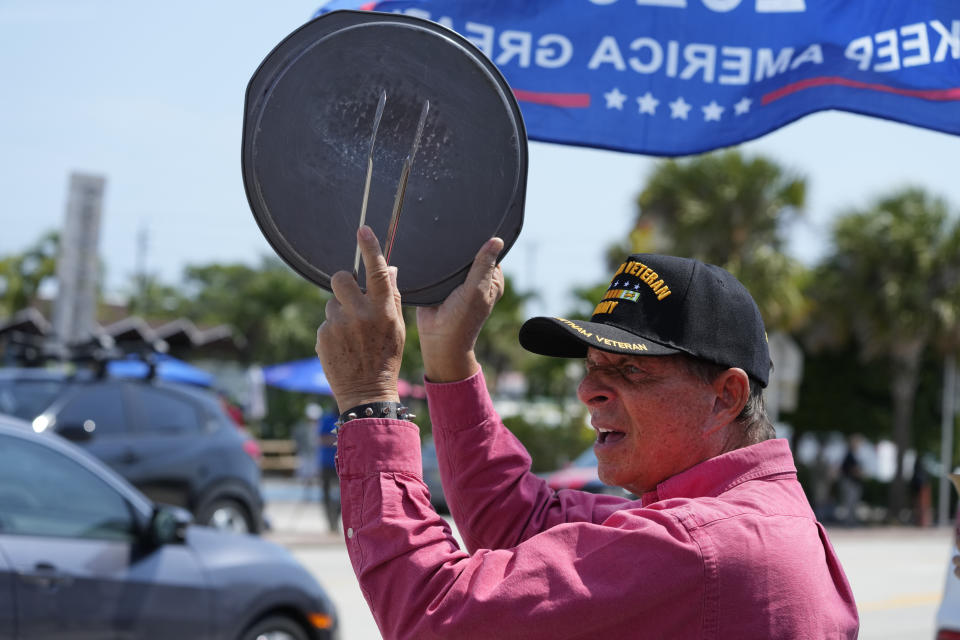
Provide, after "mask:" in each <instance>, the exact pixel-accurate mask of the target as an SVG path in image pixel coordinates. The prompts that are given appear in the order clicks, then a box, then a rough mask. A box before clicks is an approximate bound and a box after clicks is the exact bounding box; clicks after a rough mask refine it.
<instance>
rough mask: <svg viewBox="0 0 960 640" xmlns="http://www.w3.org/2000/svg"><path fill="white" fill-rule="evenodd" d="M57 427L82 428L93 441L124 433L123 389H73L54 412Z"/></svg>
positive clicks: (86, 386)
mask: <svg viewBox="0 0 960 640" xmlns="http://www.w3.org/2000/svg"><path fill="white" fill-rule="evenodd" d="M57 426H58V428H62V427H67V426H70V427H83V428H84V429H85V430H87V431H89V432H90V433H92V434H94V435H96V436H97V437H102V436H111V435H118V434H122V433H124V432H125V431H126V419H125V414H124V408H123V389H122V388H121V387H119V386H114V385H77V389H76V392H75V393H74V394H73V395H72V396H71V397H70V399H69V400H67V402H66V403H65V404H64V405H63V407H62V408H61V409H60V411H58V412H57Z"/></svg>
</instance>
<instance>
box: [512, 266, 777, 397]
mask: <svg viewBox="0 0 960 640" xmlns="http://www.w3.org/2000/svg"><path fill="white" fill-rule="evenodd" d="M520 344H521V345H522V346H523V348H524V349H526V350H528V351H532V352H533V353H538V354H541V355H545V356H556V357H560V358H583V357H586V355H587V347H594V348H595V349H600V350H601V351H609V352H611V353H624V354H629V355H636V356H665V355H671V354H675V353H686V354H688V355H691V356H694V357H696V358H701V359H703V360H708V361H710V362H715V363H717V364H720V365H724V366H727V367H739V368H740V369H743V370H744V371H746V373H747V375H749V376H750V377H752V378H755V379H756V380H757V381H758V382H759V383H760V384H761V385H762V386H764V387H766V386H767V381H768V379H769V375H770V350H769V347H768V346H767V334H766V331H765V330H764V327H763V318H762V317H761V316H760V310H759V309H758V308H757V304H756V303H755V302H754V301H753V298H752V297H751V296H750V293H749V292H748V291H747V290H746V288H745V287H744V286H743V285H742V284H740V282H739V281H738V280H737V279H736V278H734V277H733V276H732V275H731V274H730V273H729V272H728V271H726V270H724V269H721V268H720V267H718V266H715V265H712V264H705V263H703V262H700V261H699V260H691V259H689V258H678V257H674V256H663V255H655V254H650V253H636V254H633V255H631V256H629V257H627V259H626V261H624V263H623V264H622V265H620V268H619V269H617V272H616V273H615V274H613V279H612V280H611V282H610V287H609V288H608V289H607V291H606V293H605V294H604V295H603V298H602V299H601V300H600V302H599V304H597V306H596V308H595V309H594V310H593V316H592V317H591V318H590V321H589V322H586V321H579V320H567V319H566V318H548V317H538V318H531V319H530V320H527V321H526V322H525V323H524V324H523V326H522V327H521V328H520Z"/></svg>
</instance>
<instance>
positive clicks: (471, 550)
mask: <svg viewBox="0 0 960 640" xmlns="http://www.w3.org/2000/svg"><path fill="white" fill-rule="evenodd" d="M357 237H358V242H360V244H361V247H362V250H363V258H364V265H365V267H366V271H367V274H368V277H367V292H366V293H363V292H361V290H360V289H359V287H358V286H357V284H356V282H354V281H353V278H352V277H351V276H350V274H348V273H345V272H341V273H338V274H335V275H334V276H333V278H332V283H331V284H332V289H333V292H334V295H335V299H333V300H331V301H330V303H329V304H328V305H327V319H326V321H325V322H324V324H323V325H321V327H320V329H319V330H318V332H317V352H318V354H319V355H320V358H321V360H322V362H323V366H324V370H325V371H326V373H327V379H328V380H329V381H330V384H331V386H332V387H333V391H334V394H335V396H336V398H337V402H338V404H339V406H340V409H341V411H343V412H344V413H343V415H342V420H343V421H344V422H343V424H342V426H341V427H340V430H339V450H338V462H337V464H338V471H339V473H340V479H341V496H342V504H343V526H344V530H345V533H346V538H347V540H346V542H347V548H348V551H349V554H350V559H351V562H352V563H353V566H354V570H355V571H356V573H357V576H358V578H359V580H360V585H361V589H362V590H363V593H364V596H365V597H366V599H367V602H368V603H369V604H370V607H371V609H372V611H373V614H374V618H375V619H376V621H377V624H378V625H379V627H380V630H381V632H382V633H383V635H384V637H386V638H523V639H525V640H528V639H531V638H549V639H557V638H738V639H742V638H818V639H819V638H854V637H856V635H857V630H858V625H859V623H858V619H857V612H856V607H855V604H854V601H853V594H852V593H851V591H850V587H849V585H848V584H847V580H846V578H845V576H844V574H843V569H842V568H841V566H840V563H839V562H838V560H837V558H836V555H835V554H834V552H833V549H832V548H831V546H830V543H829V541H828V540H827V537H826V533H825V532H824V530H823V528H822V527H821V526H820V525H819V524H818V523H817V522H816V520H815V518H814V516H813V513H812V512H811V510H810V507H809V505H808V503H807V501H806V499H805V498H804V495H803V491H802V489H801V487H800V485H799V484H798V483H797V479H796V470H795V468H794V466H793V461H792V458H791V455H790V451H789V448H788V447H787V445H786V443H785V442H784V441H782V440H771V439H769V438H770V437H771V436H772V430H771V428H770V426H769V423H767V421H766V418H765V417H764V415H763V409H762V401H761V397H760V391H761V389H762V387H763V385H765V384H766V382H767V376H768V373H769V355H768V351H767V346H766V339H765V335H764V331H763V324H762V321H761V319H760V315H759V312H758V311H757V309H756V305H755V304H754V303H753V300H752V299H751V298H750V296H749V294H748V293H747V292H746V291H745V290H744V289H743V287H742V286H741V285H740V284H739V283H738V282H737V281H736V280H735V279H733V277H732V276H730V275H729V274H727V273H726V272H724V271H722V270H721V269H718V268H716V267H710V266H707V265H703V264H701V263H697V262H694V261H691V260H684V259H680V258H670V257H664V256H652V255H649V256H648V255H643V256H632V257H631V259H630V260H628V261H627V262H626V263H625V264H624V265H623V266H622V267H621V269H620V270H619V271H618V272H617V274H616V275H615V276H614V278H613V281H612V282H611V286H610V288H609V289H608V291H607V293H606V295H605V296H604V300H602V301H601V302H600V304H599V305H598V307H597V309H596V311H595V313H594V316H593V318H592V321H591V322H589V323H587V322H572V321H567V320H561V319H556V318H554V319H547V318H538V319H534V320H531V321H529V322H528V323H527V324H525V325H524V327H523V329H522V330H521V342H522V344H524V346H525V347H527V348H528V349H532V350H534V351H537V352H543V353H549V354H551V355H557V356H564V357H582V356H585V358H586V374H585V376H584V378H583V381H582V382H581V384H580V387H579V391H578V393H579V396H580V399H581V400H582V401H583V402H584V403H585V404H586V406H587V409H588V410H589V412H590V416H591V423H592V425H593V427H594V429H596V431H597V443H596V445H595V449H596V452H597V458H598V460H599V465H600V475H601V478H602V479H603V480H604V481H605V482H608V483H613V484H617V485H619V486H622V487H625V488H627V489H629V490H630V491H632V492H634V493H636V494H638V495H640V496H641V499H640V500H636V501H629V500H625V499H622V498H618V497H615V496H607V495H593V494H585V493H580V492H574V491H560V492H557V493H554V492H552V491H551V490H550V489H549V488H548V487H546V486H545V484H544V483H543V482H542V481H541V480H540V479H539V478H537V477H536V476H534V475H533V474H531V473H530V471H529V468H530V459H529V457H528V456H527V453H526V451H525V450H524V449H523V447H522V446H521V445H520V443H519V442H518V441H517V440H516V438H514V437H513V436H512V434H511V433H510V432H509V431H508V430H507V429H506V428H504V427H503V425H502V423H501V422H500V420H499V419H498V417H497V416H496V414H495V412H494V410H493V407H492V403H491V401H490V398H489V395H488V394H487V392H486V388H485V386H484V380H483V376H482V374H481V372H480V367H479V364H478V363H477V360H476V358H475V357H474V352H473V346H474V342H475V340H476V337H477V335H478V334H479V331H480V328H481V327H482V325H483V323H484V321H485V320H486V318H487V316H488V315H489V313H490V311H491V310H492V308H493V305H494V303H495V302H496V300H497V299H498V298H499V296H500V295H501V294H502V291H503V275H502V272H501V271H500V268H499V267H498V266H497V265H496V259H497V256H498V255H499V252H500V251H501V250H502V247H503V243H502V241H500V240H499V239H496V238H494V239H492V240H490V241H488V242H487V243H486V244H485V245H484V246H483V247H482V248H481V249H480V251H479V253H478V254H477V257H476V259H475V261H474V264H473V267H472V269H471V271H470V273H469V275H468V277H467V280H466V282H465V283H464V284H463V285H462V286H460V287H459V288H457V289H456V290H454V292H453V293H452V294H451V295H450V296H449V297H448V298H447V300H446V301H444V303H443V304H442V305H440V306H439V307H434V308H419V309H418V310H417V323H418V328H419V333H420V347H421V351H422V354H423V360H424V370H425V377H426V379H427V399H428V402H429V406H430V417H431V420H432V422H433V430H434V438H435V439H436V444H437V452H438V456H439V460H440V469H441V473H442V476H443V483H444V489H445V491H446V493H447V500H448V503H449V506H450V509H451V512H452V513H453V516H454V518H455V520H456V523H457V526H458V528H459V531H460V534H461V536H462V538H463V540H464V542H465V544H466V546H467V550H466V551H464V550H461V549H460V548H459V546H458V545H457V543H456V541H455V540H454V538H453V537H452V536H451V534H450V531H449V529H448V527H447V526H446V524H445V522H444V521H443V520H442V519H441V518H440V517H439V516H437V514H436V513H435V512H434V511H433V510H432V509H431V507H430V502H429V499H428V494H427V490H426V487H425V486H424V485H423V482H422V481H421V479H420V472H421V470H420V449H419V444H420V441H419V435H418V432H417V428H416V426H415V425H413V424H412V423H411V422H409V421H407V420H404V419H403V418H404V416H405V415H406V412H405V410H404V408H403V407H400V406H399V403H398V402H397V400H398V396H397V391H396V389H397V387H396V381H397V375H398V372H399V368H400V357H401V350H402V346H403V342H404V337H405V329H404V325H403V321H402V317H401V313H400V311H401V309H400V296H399V293H398V291H397V289H396V277H397V274H396V270H395V269H394V268H388V267H387V265H386V263H385V262H384V260H383V258H382V256H381V255H380V250H379V246H378V244H377V240H376V238H375V237H374V235H373V233H372V231H370V229H369V228H366V227H364V228H362V229H361V230H360V231H359V232H358V236H357Z"/></svg>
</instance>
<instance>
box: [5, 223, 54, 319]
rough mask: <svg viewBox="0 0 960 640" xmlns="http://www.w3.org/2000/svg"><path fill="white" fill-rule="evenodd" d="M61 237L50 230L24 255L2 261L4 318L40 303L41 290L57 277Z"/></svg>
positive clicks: (8, 257)
mask: <svg viewBox="0 0 960 640" xmlns="http://www.w3.org/2000/svg"><path fill="white" fill-rule="evenodd" d="M59 249H60V236H59V234H57V232H55V231H49V232H47V233H45V234H43V236H41V237H40V239H39V240H37V242H35V243H34V244H33V245H31V246H30V247H28V248H27V249H26V250H25V251H24V252H22V253H15V254H12V255H8V256H5V257H3V258H0V304H2V312H3V314H4V315H10V314H13V313H16V312H17V311H19V310H21V309H24V308H26V307H28V306H30V305H31V304H33V303H34V302H35V301H36V298H37V294H38V292H39V291H40V287H41V286H43V284H44V283H45V282H46V281H47V280H48V279H51V278H53V277H55V276H56V272H57V253H58V252H59Z"/></svg>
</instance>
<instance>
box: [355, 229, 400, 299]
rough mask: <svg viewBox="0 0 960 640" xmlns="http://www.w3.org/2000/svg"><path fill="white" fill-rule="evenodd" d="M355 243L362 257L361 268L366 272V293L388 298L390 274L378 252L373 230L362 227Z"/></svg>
mask: <svg viewBox="0 0 960 640" xmlns="http://www.w3.org/2000/svg"><path fill="white" fill-rule="evenodd" d="M357 242H358V243H359V244H360V253H361V254H362V255H363V267H364V269H365V270H366V272H367V293H371V294H373V295H374V296H375V297H377V298H382V297H385V296H389V295H390V294H391V293H392V292H391V290H390V272H389V271H388V270H387V261H386V260H384V258H383V253H382V252H381V251H380V242H379V241H378V240H377V236H376V235H375V234H374V233H373V229H371V228H370V227H368V226H367V225H363V226H362V227H360V229H358V230H357Z"/></svg>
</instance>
